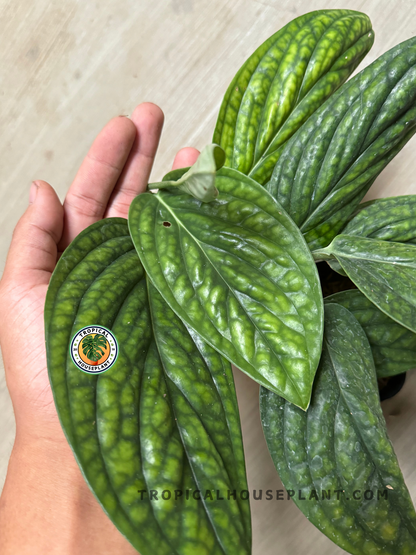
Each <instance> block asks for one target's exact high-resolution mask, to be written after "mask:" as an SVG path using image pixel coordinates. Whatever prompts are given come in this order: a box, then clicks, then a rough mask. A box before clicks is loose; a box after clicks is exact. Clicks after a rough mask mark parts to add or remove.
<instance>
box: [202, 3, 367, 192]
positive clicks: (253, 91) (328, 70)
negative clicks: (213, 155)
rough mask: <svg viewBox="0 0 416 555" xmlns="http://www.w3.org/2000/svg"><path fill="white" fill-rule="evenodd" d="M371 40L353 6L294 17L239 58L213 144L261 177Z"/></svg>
mask: <svg viewBox="0 0 416 555" xmlns="http://www.w3.org/2000/svg"><path fill="white" fill-rule="evenodd" d="M373 41H374V33H373V31H372V29H371V22H370V20H369V18H368V17H367V16H366V15H364V14H362V13H360V12H355V11H351V10H320V11H315V12H310V13H307V14H305V15H302V16H301V17H298V18H296V19H294V20H293V21H291V22H290V23H288V24H287V25H285V27H283V28H282V29H280V31H278V32H277V33H275V34H274V35H273V36H272V37H270V38H269V39H268V40H267V41H266V42H264V43H263V44H262V45H261V46H260V47H259V48H258V49H257V50H256V51H255V52H254V54H253V55H252V56H251V57H250V58H249V59H248V60H247V61H246V62H245V63H244V64H243V66H242V67H241V68H240V70H239V71H238V72H237V74H236V76H235V77H234V79H233V80H232V82H231V84H230V86H229V87H228V89H227V92H226V94H225V97H224V100H223V102H222V105H221V109H220V113H219V116H218V120H217V124H216V128H215V132H214V139H213V142H214V143H218V144H219V145H220V146H222V148H223V149H224V150H225V152H226V156H227V158H226V165H227V166H229V167H232V168H235V169H237V170H239V171H241V172H242V173H245V174H248V173H249V172H250V175H251V177H253V178H254V179H255V180H256V181H259V182H260V183H265V182H266V181H267V180H268V179H269V178H270V175H271V173H272V171H273V167H274V165H275V163H276V159H277V157H278V152H279V150H278V149H279V148H280V147H281V146H282V145H283V144H285V142H286V141H287V140H288V139H289V138H290V137H291V136H292V135H293V133H294V132H295V131H296V130H297V129H298V128H299V127H300V126H301V125H302V123H303V122H305V121H306V120H307V119H308V117H309V116H310V115H311V114H312V113H313V112H314V111H315V110H316V109H317V108H318V107H319V106H320V105H321V104H322V103H323V102H324V101H325V100H326V99H327V98H328V97H329V96H331V94H332V93H333V92H334V91H335V90H337V89H338V87H340V85H342V83H344V82H345V81H346V79H347V78H348V77H349V76H350V75H351V73H352V72H353V71H354V69H355V68H356V67H357V66H358V64H359V63H360V62H361V60H362V59H363V58H364V56H365V55H366V54H367V52H368V51H369V50H370V48H371V46H372V44H373Z"/></svg>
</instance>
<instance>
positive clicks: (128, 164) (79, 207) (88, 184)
mask: <svg viewBox="0 0 416 555" xmlns="http://www.w3.org/2000/svg"><path fill="white" fill-rule="evenodd" d="M162 123H163V114H162V112H161V111H160V109H159V108H158V107H157V106H155V105H154V104H142V105H139V106H138V107H137V108H136V110H135V111H134V113H133V115H132V117H131V119H128V118H124V117H119V118H115V119H113V120H111V121H110V123H109V124H108V125H107V126H106V127H105V128H104V129H103V131H102V132H101V133H100V134H99V135H98V137H97V139H96V140H95V141H94V143H93V145H92V147H91V149H90V151H89V153H88V155H87V157H86V158H85V160H84V162H83V164H82V165H81V167H80V169H79V171H78V173H77V175H76V177H75V180H74V182H73V183H72V185H71V187H70V189H69V191H68V194H67V196H66V199H65V202H64V205H63V206H62V205H61V203H60V201H59V199H58V197H57V195H56V193H55V192H54V190H53V189H52V188H51V187H50V186H49V185H48V184H47V183H45V182H38V188H37V189H36V188H35V190H36V191H37V193H36V196H35V199H36V200H35V201H34V203H33V205H32V206H30V207H29V209H28V210H27V211H26V213H25V214H24V216H23V217H22V219H21V220H20V222H19V224H18V226H17V228H16V231H15V235H14V238H13V242H12V246H11V249H10V252H9V256H8V260H7V264H6V268H5V271H4V275H3V278H2V280H1V286H0V340H1V348H2V352H3V359H4V363H5V369H6V378H7V385H8V388H9V391H10V395H11V397H12V401H13V406H14V410H15V415H16V420H17V421H18V420H19V419H20V420H24V421H25V422H27V423H28V424H29V427H32V425H33V424H34V423H35V421H36V423H38V424H40V429H43V428H44V426H45V424H46V425H47V426H46V427H47V428H48V429H50V430H52V432H51V433H52V435H53V436H56V434H59V433H60V431H59V430H60V428H59V426H58V427H56V426H54V424H55V423H57V422H58V416H57V414H56V411H55V407H54V403H53V396H52V392H51V389H50V385H49V379H48V373H47V364H46V351H45V343H44V322H43V319H44V304H45V298H46V292H47V288H48V284H49V280H50V277H51V274H52V271H53V270H54V268H55V265H56V261H57V258H58V252H62V251H63V250H64V249H65V248H66V247H67V246H68V244H69V243H70V242H71V241H72V239H73V238H74V237H75V236H76V235H78V234H79V233H80V232H81V231H82V230H83V229H85V228H86V227H88V226H89V225H91V224H93V223H94V222H96V221H98V220H100V219H102V218H104V217H112V216H118V217H124V218H126V217H127V214H128V208H129V206H130V203H131V201H132V200H133V198H134V197H135V196H136V195H137V194H139V193H141V192H142V191H144V190H145V188H146V185H147V183H148V180H149V175H150V171H151V168H152V164H153V159H154V156H155V153H156V149H157V145H158V142H159V137H160V133H161V128H162ZM197 156H198V151H196V150H195V149H183V150H182V151H181V152H180V153H178V155H177V157H176V159H175V163H174V168H175V167H176V168H177V167H181V166H188V165H191V164H193V163H194V162H195V160H196V158H197ZM32 200H33V199H32ZM22 338H25V340H24V341H22ZM103 347H104V344H103V342H102V340H100V338H97V339H96V340H95V342H93V343H91V344H88V343H87V344H86V345H85V348H86V352H85V354H86V356H87V357H88V358H90V356H91V357H93V358H90V360H99V358H100V356H99V355H100V353H102V352H103ZM97 357H98V358H97ZM50 423H52V424H53V425H52V427H51V428H50V427H49V424H50ZM57 430H58V431H57ZM48 433H49V432H48Z"/></svg>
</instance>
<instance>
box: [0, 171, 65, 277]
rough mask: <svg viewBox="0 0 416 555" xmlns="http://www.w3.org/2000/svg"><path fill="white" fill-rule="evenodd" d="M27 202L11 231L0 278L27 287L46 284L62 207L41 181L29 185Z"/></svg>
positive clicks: (51, 267) (60, 222)
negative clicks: (9, 244) (28, 202)
mask: <svg viewBox="0 0 416 555" xmlns="http://www.w3.org/2000/svg"><path fill="white" fill-rule="evenodd" d="M30 203H31V204H30V206H29V207H28V208H27V210H26V212H25V213H24V214H23V216H22V217H21V218H20V220H19V222H18V224H17V226H16V228H15V230H14V233H13V239H12V243H11V246H10V250H9V254H8V256H7V262H6V266H5V269H4V275H3V277H4V279H9V278H10V279H12V280H14V281H21V282H26V283H27V284H29V285H39V284H43V283H46V284H47V283H49V279H50V275H51V273H52V271H53V269H54V268H55V264H56V259H57V252H58V250H57V244H58V242H59V240H60V238H61V235H62V228H63V207H62V205H61V203H60V201H59V198H58V195H57V194H56V193H55V191H54V190H53V189H52V187H51V186H50V185H48V183H46V182H45V181H36V182H34V183H33V184H32V187H31V190H30Z"/></svg>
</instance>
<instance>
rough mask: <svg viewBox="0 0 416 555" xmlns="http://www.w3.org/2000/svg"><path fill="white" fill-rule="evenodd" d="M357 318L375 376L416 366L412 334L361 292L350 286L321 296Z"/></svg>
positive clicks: (384, 375) (403, 370)
mask: <svg viewBox="0 0 416 555" xmlns="http://www.w3.org/2000/svg"><path fill="white" fill-rule="evenodd" d="M325 303H337V304H340V305H342V306H343V307H345V308H347V309H348V310H349V311H350V312H352V314H354V316H355V317H356V318H357V320H358V322H359V323H360V325H361V327H362V328H363V330H364V331H365V334H366V335H367V339H368V341H369V343H370V346H371V350H372V353H373V358H374V364H375V367H376V371H377V377H378V378H384V377H387V376H394V375H395V374H401V373H402V372H406V371H407V370H411V369H413V368H416V333H413V332H411V331H410V330H408V329H407V328H405V327H403V326H401V325H400V324H398V323H397V322H395V321H394V320H392V319H391V318H389V317H388V316H387V315H386V314H384V312H381V310H379V309H378V308H377V307H376V306H375V305H374V304H373V303H372V302H371V301H369V300H368V299H367V297H366V296H365V295H363V294H362V293H361V291H357V290H356V289H351V290H349V291H341V292H340V293H335V294H334V295H331V296H329V297H326V298H325Z"/></svg>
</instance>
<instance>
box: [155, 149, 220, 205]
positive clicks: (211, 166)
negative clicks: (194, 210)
mask: <svg viewBox="0 0 416 555" xmlns="http://www.w3.org/2000/svg"><path fill="white" fill-rule="evenodd" d="M224 161H225V152H224V151H223V149H222V148H221V147H219V146H218V145H214V144H211V145H208V146H206V147H205V148H204V149H203V150H202V152H201V154H200V155H199V156H198V159H197V161H196V162H195V164H194V165H193V166H192V167H190V168H189V169H186V170H185V171H183V169H182V168H181V170H182V171H177V170H173V171H171V172H170V173H169V174H167V175H165V176H164V178H163V179H162V182H160V183H149V185H148V187H147V188H148V189H149V190H151V189H168V190H169V191H170V192H171V193H187V194H189V195H191V196H193V197H195V198H196V199H198V200H201V201H202V202H211V201H212V200H214V199H215V198H217V196H218V191H217V188H216V187H215V174H216V171H217V170H219V169H220V168H222V166H223V165H224Z"/></svg>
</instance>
